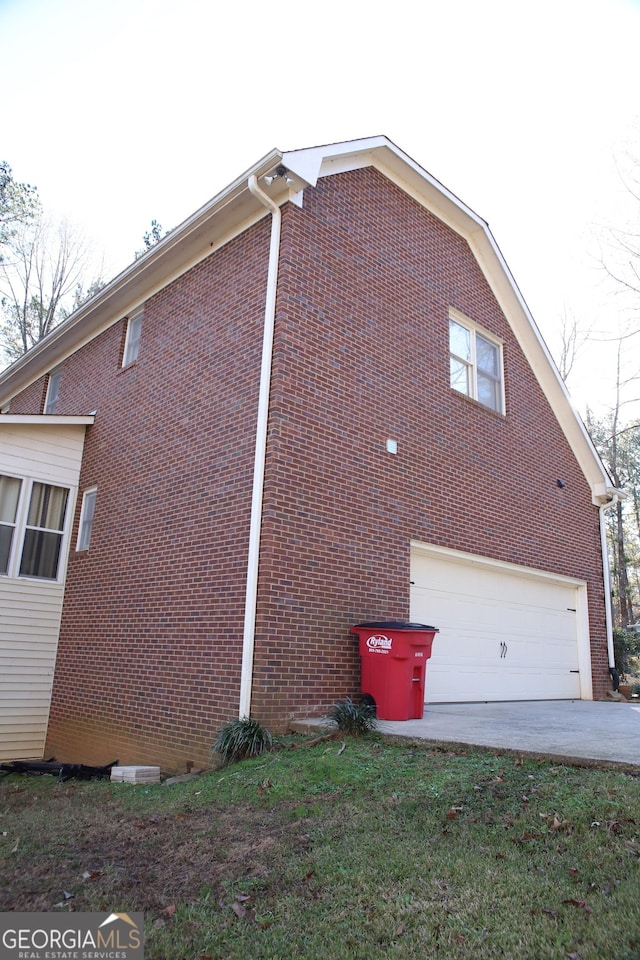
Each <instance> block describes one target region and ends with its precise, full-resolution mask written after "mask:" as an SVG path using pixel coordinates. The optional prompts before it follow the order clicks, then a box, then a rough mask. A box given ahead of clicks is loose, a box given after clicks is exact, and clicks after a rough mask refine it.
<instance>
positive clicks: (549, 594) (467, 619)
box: [411, 552, 580, 702]
mask: <svg viewBox="0 0 640 960" xmlns="http://www.w3.org/2000/svg"><path fill="white" fill-rule="evenodd" d="M411 579H412V584H413V585H412V589H411V619H412V620H413V621H415V622H421V623H430V624H433V625H434V626H436V627H438V628H439V630H440V632H439V633H438V634H437V635H436V638H435V641H434V644H433V652H432V657H431V660H430V661H429V664H428V667H427V681H426V685H425V699H426V700H427V702H439V701H440V702H447V701H454V702H455V701H471V700H514V699H552V698H559V699H562V698H575V697H579V696H580V677H579V674H578V666H579V655H578V642H577V622H576V609H577V606H578V604H577V586H575V585H574V584H572V583H567V582H563V581H558V580H554V579H552V578H551V577H549V576H547V575H545V574H542V573H539V572H537V571H525V570H524V568H516V567H513V568H510V567H508V566H507V565H504V564H501V565H496V564H493V565H492V564H491V562H490V561H484V560H482V558H472V559H471V562H469V560H460V559H455V560H452V559H449V558H447V557H443V556H442V555H441V554H435V555H425V554H423V553H421V552H414V553H413V555H412V574H411Z"/></svg>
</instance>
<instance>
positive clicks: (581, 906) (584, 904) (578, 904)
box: [562, 897, 591, 913]
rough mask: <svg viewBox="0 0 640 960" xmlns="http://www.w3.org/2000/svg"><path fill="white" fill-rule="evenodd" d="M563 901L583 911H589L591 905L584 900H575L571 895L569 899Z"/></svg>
mask: <svg viewBox="0 0 640 960" xmlns="http://www.w3.org/2000/svg"><path fill="white" fill-rule="evenodd" d="M562 902H563V903H567V904H569V905H570V906H572V907H578V908H579V909H580V910H584V912H585V913H591V907H590V906H589V904H588V903H587V901H586V900H577V899H575V898H574V897H572V898H571V899H569V900H563V901H562Z"/></svg>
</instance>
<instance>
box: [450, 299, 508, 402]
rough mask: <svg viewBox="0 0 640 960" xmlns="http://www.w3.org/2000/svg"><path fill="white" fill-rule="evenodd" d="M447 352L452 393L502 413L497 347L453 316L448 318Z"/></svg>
mask: <svg viewBox="0 0 640 960" xmlns="http://www.w3.org/2000/svg"><path fill="white" fill-rule="evenodd" d="M449 351H450V383H451V386H452V387H453V389H454V390H457V391H458V392H459V393H464V394H465V396H467V397H472V398H473V399H474V400H477V401H478V402H479V403H482V404H483V405H484V406H485V407H489V409H491V410H496V411H497V412H498V413H503V412H504V387H503V373H502V345H501V343H500V342H499V341H498V340H495V339H494V338H493V337H491V336H490V335H488V334H486V333H485V332H484V331H482V330H480V329H478V328H477V327H476V326H475V325H474V324H473V323H472V322H471V321H468V320H466V319H463V318H462V317H459V316H458V315H457V314H456V315H455V316H453V315H452V316H450V317H449Z"/></svg>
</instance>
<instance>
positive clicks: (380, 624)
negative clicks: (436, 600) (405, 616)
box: [351, 620, 439, 633]
mask: <svg viewBox="0 0 640 960" xmlns="http://www.w3.org/2000/svg"><path fill="white" fill-rule="evenodd" d="M360 627H362V628H363V629H365V630H369V629H375V630H435V631H436V632H438V633H439V630H438V628H437V627H430V626H428V625H427V624H426V623H408V622H407V621H406V620H374V621H372V622H371V623H357V624H356V625H355V627H352V628H351V629H352V630H358V629H359V628H360Z"/></svg>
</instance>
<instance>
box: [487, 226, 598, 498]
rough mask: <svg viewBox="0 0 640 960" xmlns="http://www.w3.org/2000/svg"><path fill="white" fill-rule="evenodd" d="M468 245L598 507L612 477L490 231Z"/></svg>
mask: <svg viewBox="0 0 640 960" xmlns="http://www.w3.org/2000/svg"><path fill="white" fill-rule="evenodd" d="M468 242H469V246H470V248H471V250H472V252H473V253H474V256H475V258H476V260H477V262H478V264H479V265H480V268H481V269H482V271H483V273H484V275H485V277H486V279H487V282H488V283H489V285H490V287H491V290H492V292H493V294H494V296H495V298H496V300H497V301H498V303H499V305H500V308H501V309H502V311H503V313H504V314H505V316H506V317H507V319H508V320H509V323H510V326H511V329H512V330H513V333H514V335H515V337H516V339H517V341H518V343H519V344H520V347H521V349H522V352H523V353H524V355H525V357H526V358H527V361H528V362H529V365H530V367H531V369H532V370H533V373H534V375H535V377H536V379H537V381H538V384H539V385H540V388H541V389H542V391H543V393H544V394H545V396H546V398H547V400H548V402H549V405H550V406H551V409H552V410H553V412H554V414H555V416H556V418H557V420H558V423H559V424H560V426H561V428H562V431H563V433H564V435H565V437H566V439H567V442H568V443H569V446H570V447H571V449H572V450H573V453H574V455H575V457H576V460H577V461H578V463H579V464H580V468H581V470H582V472H583V474H584V476H585V478H586V480H587V482H588V483H589V485H590V487H591V494H592V500H593V503H594V504H596V505H600V504H601V503H603V502H606V500H608V499H609V497H610V495H611V492H612V490H613V485H612V480H611V477H610V476H609V474H608V472H607V469H606V467H605V466H604V464H603V462H602V460H601V459H600V456H599V454H598V452H597V451H596V448H595V447H594V445H593V441H592V440H591V437H590V436H589V432H588V431H587V428H586V427H585V425H584V423H583V421H582V418H581V416H580V414H579V413H578V411H577V410H576V408H575V406H574V404H573V401H572V399H571V396H570V395H569V392H568V390H567V387H566V385H565V383H564V381H563V379H562V377H561V376H560V373H559V371H558V368H557V367H556V365H555V362H554V360H553V357H552V356H551V354H550V352H549V348H548V347H547V345H546V343H545V341H544V338H543V337H542V334H541V333H540V331H539V329H538V326H537V324H536V322H535V320H534V319H533V317H532V315H531V313H530V312H529V308H528V307H527V305H526V303H525V301H524V298H523V297H522V294H521V292H520V290H519V289H518V286H517V284H516V282H515V280H514V279H513V277H512V275H511V272H510V270H509V268H508V266H507V264H506V262H505V260H504V258H503V256H502V253H501V252H500V249H499V247H498V245H497V243H496V241H495V239H494V237H493V235H492V233H491V231H490V230H489V228H488V227H486V228H485V230H484V231H482V232H477V233H475V234H474V235H473V236H471V237H470V238H468Z"/></svg>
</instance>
